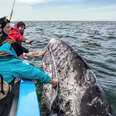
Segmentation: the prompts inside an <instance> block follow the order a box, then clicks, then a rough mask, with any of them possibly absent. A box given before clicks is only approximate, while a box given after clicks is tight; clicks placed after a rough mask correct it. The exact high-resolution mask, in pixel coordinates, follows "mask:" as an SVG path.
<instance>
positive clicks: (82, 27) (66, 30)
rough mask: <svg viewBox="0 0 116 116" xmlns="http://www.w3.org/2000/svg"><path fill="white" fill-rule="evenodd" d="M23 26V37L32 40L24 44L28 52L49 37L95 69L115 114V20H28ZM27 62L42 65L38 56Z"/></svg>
mask: <svg viewBox="0 0 116 116" xmlns="http://www.w3.org/2000/svg"><path fill="white" fill-rule="evenodd" d="M26 25H27V29H26V30H25V38H28V39H30V40H31V39H32V40H35V42H34V43H33V44H32V45H24V46H26V47H27V48H29V49H30V51H40V50H42V49H43V48H44V47H45V46H46V45H47V43H48V42H49V40H50V39H51V38H58V39H62V40H64V41H65V42H66V43H68V44H69V45H70V46H72V48H73V49H74V50H75V51H77V53H79V54H80V56H81V57H82V58H83V59H84V60H85V61H86V62H87V64H88V65H89V67H91V69H92V70H93V71H94V72H95V74H96V77H97V81H98V83H99V85H100V86H101V87H102V88H103V90H104V91H105V94H106V96H107V98H108V101H109V102H110V104H111V106H112V108H113V111H114V112H115V113H116V22H105V21H104V22H100V21H99V22H81V21H77V22H76V21H43V22H42V21H38V22H33V21H32V22H31V21H30V22H26ZM30 61H31V62H32V63H33V64H35V66H36V67H41V68H42V62H41V58H36V57H33V58H30Z"/></svg>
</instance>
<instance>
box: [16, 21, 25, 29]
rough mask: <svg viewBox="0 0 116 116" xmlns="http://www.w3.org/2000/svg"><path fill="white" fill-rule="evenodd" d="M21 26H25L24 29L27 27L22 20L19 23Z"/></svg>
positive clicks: (18, 25)
mask: <svg viewBox="0 0 116 116" xmlns="http://www.w3.org/2000/svg"><path fill="white" fill-rule="evenodd" d="M21 26H24V29H25V28H26V25H25V23H24V22H22V21H20V22H18V23H17V27H18V28H19V27H21Z"/></svg>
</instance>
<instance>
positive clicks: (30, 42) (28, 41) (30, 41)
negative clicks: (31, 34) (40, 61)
mask: <svg viewBox="0 0 116 116" xmlns="http://www.w3.org/2000/svg"><path fill="white" fill-rule="evenodd" d="M25 42H26V43H28V44H32V43H33V42H34V40H26V41H25Z"/></svg>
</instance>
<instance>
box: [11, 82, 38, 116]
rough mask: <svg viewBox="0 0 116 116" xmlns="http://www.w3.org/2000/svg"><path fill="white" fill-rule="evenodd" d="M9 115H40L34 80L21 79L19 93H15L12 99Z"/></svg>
mask: <svg viewBox="0 0 116 116" xmlns="http://www.w3.org/2000/svg"><path fill="white" fill-rule="evenodd" d="M9 116H40V109H39V102H38V98H37V93H36V86H35V84H34V82H32V81H27V80H21V83H20V87H19V95H16V96H15V97H14V99H13V102H12V106H11V110H10V113H9Z"/></svg>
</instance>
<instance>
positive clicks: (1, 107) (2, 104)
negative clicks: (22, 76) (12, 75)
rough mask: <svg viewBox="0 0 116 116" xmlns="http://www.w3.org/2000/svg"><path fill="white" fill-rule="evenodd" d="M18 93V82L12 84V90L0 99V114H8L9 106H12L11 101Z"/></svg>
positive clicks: (6, 115) (3, 115)
mask: <svg viewBox="0 0 116 116" xmlns="http://www.w3.org/2000/svg"><path fill="white" fill-rule="evenodd" d="M17 94H19V82H18V83H16V84H14V85H13V87H12V91H11V92H8V95H7V96H6V97H5V98H3V99H2V100H0V116H8V115H9V112H10V109H11V106H12V101H13V98H14V97H15V96H16V95H17Z"/></svg>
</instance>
